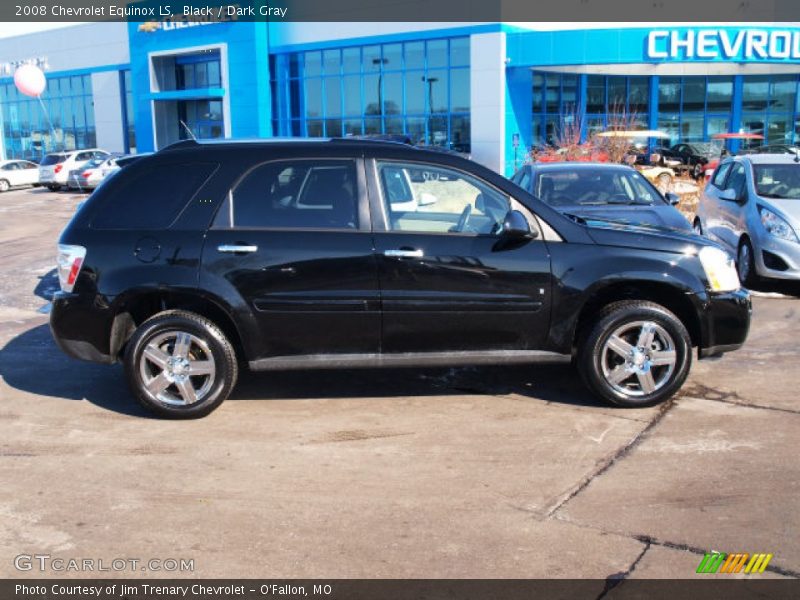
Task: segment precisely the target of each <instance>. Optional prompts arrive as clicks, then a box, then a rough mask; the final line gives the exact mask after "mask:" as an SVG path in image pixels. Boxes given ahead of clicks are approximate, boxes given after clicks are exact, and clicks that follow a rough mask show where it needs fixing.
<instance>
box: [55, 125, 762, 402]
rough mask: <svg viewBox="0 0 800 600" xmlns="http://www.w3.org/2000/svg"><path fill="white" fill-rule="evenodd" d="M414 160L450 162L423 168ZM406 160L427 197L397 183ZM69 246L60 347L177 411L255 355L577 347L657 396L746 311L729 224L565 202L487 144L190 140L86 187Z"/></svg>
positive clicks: (444, 361) (276, 361)
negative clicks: (634, 219)
mask: <svg viewBox="0 0 800 600" xmlns="http://www.w3.org/2000/svg"><path fill="white" fill-rule="evenodd" d="M618 168H619V169H623V167H618ZM419 169H422V170H424V171H426V172H428V173H430V174H434V173H435V176H434V177H431V176H429V177H428V178H427V179H423V181H421V182H414V181H413V179H412V176H411V172H412V171H413V170H419ZM384 172H388V173H389V175H390V177H388V178H387V177H383V176H382V173H384ZM628 173H634V172H633V171H630V170H628V171H626V172H625V174H626V175H627V174H628ZM395 176H396V177H397V179H396V180H400V181H403V182H405V184H407V185H413V186H415V189H414V192H415V193H417V194H419V196H420V197H421V196H422V195H423V194H425V193H427V194H430V197H431V200H432V201H431V204H429V205H426V206H419V205H415V206H411V205H409V206H408V207H406V206H405V205H404V203H398V202H392V199H393V192H392V190H391V184H390V183H389V182H390V181H393V180H394V179H393V178H394V177H395ZM634 176H635V177H636V179H634V181H635V182H636V183H635V184H631V185H633V187H634V188H636V187H637V185H639V184H640V185H641V187H642V189H647V187H646V186H650V184H648V183H646V182H644V181H643V180H641V175H638V174H635V173H634ZM640 180H641V181H640ZM409 182H411V183H409ZM652 193H653V194H655V192H652ZM398 204H400V205H401V206H397V205H398ZM396 208H398V210H395V209H396ZM57 264H58V273H59V282H60V286H61V291H60V292H57V293H56V294H55V296H54V298H53V305H52V310H51V313H50V326H51V329H52V332H53V335H54V337H55V338H56V340H57V341H58V344H59V346H60V347H61V348H62V349H63V350H64V351H65V352H67V353H68V354H70V355H72V356H75V357H77V358H82V359H85V360H92V361H99V362H104V363H114V362H117V361H122V362H123V363H124V365H125V372H126V376H127V379H128V382H129V385H130V387H131V389H132V391H133V394H134V396H135V397H136V398H137V399H138V400H139V401H140V402H141V403H142V404H143V405H144V406H146V407H147V408H148V409H150V410H152V411H155V412H156V413H158V414H160V415H163V416H166V417H172V418H190V417H200V416H203V415H206V414H208V413H209V412H211V411H212V410H214V409H215V408H216V407H218V406H219V405H220V404H221V403H222V402H223V401H224V400H225V398H226V397H227V396H228V395H229V394H230V393H231V391H232V389H233V387H234V385H235V383H236V379H237V374H238V369H239V365H240V364H242V365H243V364H246V365H248V367H249V368H250V369H253V370H281V369H312V368H353V367H370V366H372V367H378V366H380V367H389V366H395V367H402V366H407V367H408V366H412V367H414V366H426V367H430V366H433V365H441V366H445V365H447V366H450V365H464V364H467V365H470V364H490V363H500V364H507V363H512V362H514V363H528V362H536V361H542V360H552V359H554V358H556V359H557V360H559V361H563V359H564V358H567V357H570V356H573V355H574V358H575V364H576V365H577V367H578V370H579V372H580V373H581V374H582V377H583V378H584V381H585V382H586V384H587V385H588V387H589V388H590V389H591V390H592V391H593V392H594V393H595V394H596V395H597V396H598V397H600V398H603V399H604V400H606V401H608V402H611V403H614V404H617V405H621V406H630V407H641V406H648V405H651V404H655V403H658V402H661V401H664V400H666V399H667V398H669V397H670V396H672V395H674V394H675V393H676V392H677V391H678V390H679V389H680V387H681V386H682V385H683V383H684V381H685V380H686V377H687V375H688V373H689V370H690V367H691V363H692V358H693V354H694V350H693V348H697V353H698V356H699V357H700V358H705V357H709V356H717V355H720V354H722V353H725V352H729V351H733V350H735V349H737V348H739V347H740V346H741V345H742V343H743V342H744V340H745V338H746V337H747V332H748V329H749V323H750V299H749V295H748V293H747V292H746V291H744V290H742V289H741V288H740V285H739V280H738V278H737V277H736V270H735V268H734V266H733V261H732V259H731V258H730V257H729V256H728V255H727V254H726V253H725V252H724V251H723V250H722V249H721V248H720V247H719V246H718V245H717V244H715V243H714V242H711V241H709V240H706V239H703V238H701V237H699V236H696V235H694V234H693V233H692V232H683V231H680V232H679V231H676V230H674V229H673V230H666V229H663V228H661V229H657V228H654V227H637V226H631V225H625V224H624V223H620V222H618V221H615V222H612V223H609V222H608V221H603V220H596V221H592V222H590V221H588V220H586V221H584V220H582V219H580V218H576V217H567V216H565V215H562V214H561V213H559V212H558V211H556V210H554V209H553V208H551V207H550V206H548V205H547V204H545V203H543V202H541V201H539V200H538V199H536V198H535V197H534V196H532V195H531V194H529V193H528V192H526V191H525V190H523V189H521V188H520V187H518V186H516V185H514V184H513V183H512V182H511V181H509V180H508V179H505V178H504V177H502V176H500V175H499V174H497V173H495V172H494V171H492V170H490V169H488V168H486V167H483V166H481V165H479V164H478V163H476V162H473V161H470V160H466V159H464V158H461V157H459V156H454V155H451V154H447V153H442V152H430V151H426V150H420V149H417V148H414V147H411V146H406V145H403V144H393V143H386V142H368V141H361V140H341V139H340V140H319V141H295V142H291V143H286V142H281V141H275V142H251V143H245V142H217V143H197V142H193V141H184V142H180V143H177V144H174V145H173V146H170V147H167V148H165V149H163V150H160V151H159V152H157V153H156V154H154V155H153V156H150V157H147V158H143V159H141V160H137V161H135V162H134V163H133V164H132V165H130V166H129V167H125V168H124V169H123V170H121V171H120V172H119V173H118V174H117V175H115V176H113V177H111V178H110V179H109V180H108V181H106V182H105V183H104V184H103V185H102V186H100V187H99V188H98V189H97V190H96V191H95V192H94V193H93V194H92V195H91V196H89V198H88V199H87V200H86V203H85V205H84V207H83V208H82V209H81V210H79V211H78V212H77V213H76V214H75V216H74V217H73V219H72V220H71V221H70V223H69V225H67V227H66V229H65V230H64V232H63V233H62V234H61V238H60V240H59V246H58V259H57ZM86 385H92V382H91V381H89V380H87V381H86Z"/></svg>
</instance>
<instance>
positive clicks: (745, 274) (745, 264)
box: [736, 242, 752, 282]
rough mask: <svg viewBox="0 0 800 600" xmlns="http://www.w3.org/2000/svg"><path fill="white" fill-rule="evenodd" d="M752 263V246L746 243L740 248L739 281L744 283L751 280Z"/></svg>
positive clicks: (737, 263) (738, 261) (737, 265)
mask: <svg viewBox="0 0 800 600" xmlns="http://www.w3.org/2000/svg"><path fill="white" fill-rule="evenodd" d="M751 261H752V256H751V252H750V245H749V244H748V243H747V242H745V243H743V244H742V245H741V246H739V260H737V261H736V268H737V270H738V271H739V281H742V282H744V281H748V280H749V279H750V264H751Z"/></svg>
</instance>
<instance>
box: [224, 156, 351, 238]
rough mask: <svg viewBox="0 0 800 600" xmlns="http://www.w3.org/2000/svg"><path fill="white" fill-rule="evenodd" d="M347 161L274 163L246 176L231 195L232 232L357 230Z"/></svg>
mask: <svg viewBox="0 0 800 600" xmlns="http://www.w3.org/2000/svg"><path fill="white" fill-rule="evenodd" d="M357 190H358V187H357V179H356V169H355V163H354V162H353V161H351V160H330V161H310V160H298V161H276V162H271V163H266V164H263V165H260V166H258V167H256V168H255V169H253V170H252V171H250V173H248V174H247V175H245V177H244V179H242V181H241V182H240V183H239V184H238V185H237V186H236V188H235V189H234V190H233V191H232V192H231V197H230V202H231V203H232V205H231V208H232V210H230V216H231V218H232V219H233V222H232V223H230V224H229V225H230V226H232V227H255V228H276V229H286V228H289V229H358V225H359V222H358V191H357Z"/></svg>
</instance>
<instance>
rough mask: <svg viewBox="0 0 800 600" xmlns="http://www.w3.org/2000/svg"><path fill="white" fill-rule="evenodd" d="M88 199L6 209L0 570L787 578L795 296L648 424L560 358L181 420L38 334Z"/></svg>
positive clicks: (369, 383)
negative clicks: (141, 564) (75, 217)
mask: <svg viewBox="0 0 800 600" xmlns="http://www.w3.org/2000/svg"><path fill="white" fill-rule="evenodd" d="M83 198H84V196H82V195H76V194H71V193H66V192H61V193H52V192H49V191H47V190H43V189H35V190H20V191H12V192H8V193H5V194H2V195H0V259H2V263H1V264H2V269H1V270H0V376H1V377H2V379H1V380H0V431H2V435H1V436H0V482H2V486H0V574H1V575H2V576H4V577H19V576H31V577H33V576H42V573H40V572H38V571H35V570H34V571H28V572H19V571H17V570H16V569H15V567H14V557H15V556H18V555H20V554H49V555H51V556H54V557H64V558H71V557H80V558H84V557H86V558H94V559H105V560H108V561H110V560H112V559H114V558H119V557H122V558H125V557H138V558H141V559H148V558H157V559H164V558H177V559H181V558H183V559H193V560H194V572H193V573H184V574H181V575H193V576H200V577H222V576H226V577H246V576H258V577H262V578H267V577H315V578H316V577H319V578H345V577H385V578H404V577H420V578H461V577H475V578H506V577H518V578H539V577H564V578H576V577H585V578H597V579H600V580H603V579H606V578H613V579H617V578H625V577H630V578H637V577H644V578H659V577H692V576H694V573H695V570H696V569H697V566H698V564H699V563H700V560H701V559H702V558H703V554H704V552H708V551H711V550H718V551H722V552H727V553H732V552H749V553H756V552H763V553H772V554H774V557H773V559H772V560H771V562H770V564H769V568H768V570H767V572H766V573H764V574H763V575H762V577H785V576H789V577H797V576H800V539H799V538H798V536H797V531H798V529H800V516H799V514H800V513H799V512H798V510H797V509H798V501H797V499H798V497H799V494H800V464H799V463H798V460H797V454H798V447H799V446H800V441H799V440H800V407H798V401H797V398H798V396H797V390H796V388H795V385H797V374H796V373H797V371H796V369H797V364H798V360H800V349H798V345H797V344H796V341H795V338H796V332H797V331H798V330H800V329H799V328H800V310H798V309H800V300H798V296H800V292H798V288H797V287H795V286H785V285H784V286H771V287H770V288H769V289H768V290H766V292H767V293H766V294H761V295H759V296H758V297H756V298H754V320H753V324H752V329H751V333H750V337H749V340H748V343H747V344H746V346H745V347H744V348H743V349H742V350H740V351H739V352H736V353H734V354H730V355H728V356H725V357H724V358H722V359H720V360H713V361H703V362H700V363H697V362H696V363H695V366H694V368H693V372H692V375H691V377H690V379H689V381H688V382H687V384H686V386H685V388H684V391H683V392H682V394H681V395H680V396H679V397H678V398H676V399H674V400H672V401H670V402H668V403H667V404H665V405H663V406H661V407H655V408H650V409H641V410H623V409H614V408H610V407H607V406H604V405H600V404H599V403H598V402H597V401H595V400H594V399H593V398H592V397H591V396H590V395H589V394H588V393H587V392H586V391H585V390H584V388H583V387H582V386H581V384H580V382H579V380H578V378H577V375H576V373H575V372H574V371H572V370H571V368H570V366H569V365H568V364H559V365H549V366H543V365H541V366H535V367H519V366H514V367H491V368H489V367H482V368H459V369H437V370H429V371H420V370H372V371H368V370H364V371H340V372H323V371H320V372H291V373H269V374H259V375H248V374H246V375H244V376H243V377H242V379H241V383H240V385H239V387H238V388H237V390H236V392H235V393H234V396H233V397H232V399H231V400H229V401H227V402H226V403H225V404H224V405H223V406H222V408H221V409H220V410H218V411H216V412H215V413H213V414H212V415H211V416H209V417H208V418H205V419H202V420H198V421H188V422H170V421H162V420H157V419H153V418H150V417H149V416H148V415H147V414H145V413H144V412H143V411H142V410H140V409H139V407H138V405H136V404H135V403H134V401H133V400H132V398H131V396H130V394H129V393H128V391H127V388H126V386H125V382H124V378H123V375H122V370H121V367H120V366H118V365H117V366H113V367H108V366H103V365H96V364H90V363H81V362H78V361H75V360H72V359H69V358H67V357H65V356H64V355H63V354H62V353H61V352H60V351H59V350H58V349H57V348H56V346H55V344H54V343H53V341H52V339H51V337H50V333H49V330H48V326H47V314H46V311H47V304H48V298H49V295H50V294H51V293H52V292H53V291H54V290H55V289H56V288H57V286H58V282H57V278H56V276H55V272H54V270H53V268H54V255H55V243H56V239H57V237H58V232H59V231H60V230H61V228H62V227H63V226H64V225H65V223H66V222H67V220H68V219H69V217H70V216H71V214H72V213H73V212H74V210H75V207H76V206H77V204H78V203H79V202H80V201H81V200H82V199H83ZM171 574H172V573H167V574H164V573H152V574H151V575H155V576H159V575H160V576H166V575H171ZM44 575H52V576H64V575H66V576H91V575H92V573H79V572H77V573H76V572H70V573H45V574H44ZM105 575H115V573H108V574H105ZM120 575H127V576H130V575H131V573H130V572H128V573H125V572H123V573H120ZM719 576H720V577H730V576H726V575H719ZM703 577H713V576H710V575H703ZM739 577H748V576H745V575H739ZM598 586H599V591H600V590H602V588H603V584H602V582H598Z"/></svg>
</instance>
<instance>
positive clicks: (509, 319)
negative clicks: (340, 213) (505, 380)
mask: <svg viewBox="0 0 800 600" xmlns="http://www.w3.org/2000/svg"><path fill="white" fill-rule="evenodd" d="M375 249H376V252H377V254H378V261H379V272H380V282H381V294H382V301H383V351H384V352H425V351H443V350H452V351H467V350H497V349H508V350H525V349H537V348H540V347H541V345H542V343H543V342H544V339H545V337H546V335H547V327H548V324H549V314H550V306H549V298H550V257H549V255H548V253H547V249H546V247H545V243H544V242H541V241H536V240H531V241H527V242H524V243H522V244H519V245H515V246H514V247H504V245H503V244H502V243H501V242H500V240H499V238H497V237H496V236H489V235H480V236H459V235H447V234H444V235H436V234H423V233H395V232H385V233H376V234H375ZM398 249H401V250H402V249H405V250H406V251H408V252H413V251H417V253H418V254H421V256H417V257H410V258H403V257H393V256H386V255H385V253H386V252H387V251H390V252H391V251H393V250H398Z"/></svg>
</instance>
